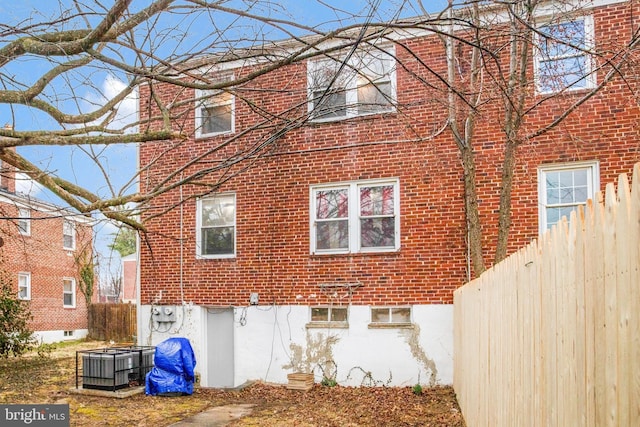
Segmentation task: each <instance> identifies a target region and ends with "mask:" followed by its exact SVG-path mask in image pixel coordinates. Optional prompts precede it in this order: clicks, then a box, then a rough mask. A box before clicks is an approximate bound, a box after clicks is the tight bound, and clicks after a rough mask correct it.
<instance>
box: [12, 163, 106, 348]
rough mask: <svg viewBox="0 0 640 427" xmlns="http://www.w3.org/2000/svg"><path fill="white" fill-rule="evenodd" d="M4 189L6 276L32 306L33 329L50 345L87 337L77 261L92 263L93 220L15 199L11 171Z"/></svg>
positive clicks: (26, 199) (19, 196)
mask: <svg viewBox="0 0 640 427" xmlns="http://www.w3.org/2000/svg"><path fill="white" fill-rule="evenodd" d="M0 186H1V187H2V189H0V215H1V216H2V217H3V221H2V223H1V224H0V238H1V240H0V242H1V246H0V257H1V259H2V270H3V276H4V277H5V279H6V280H8V281H10V282H11V283H13V284H14V286H15V288H16V292H17V294H18V298H19V299H22V300H25V301H28V302H29V309H30V311H31V314H32V316H33V318H32V321H31V322H30V324H29V328H30V329H31V330H33V331H34V332H35V336H36V338H37V339H38V341H39V342H45V343H51V342H58V341H62V340H69V339H80V338H83V337H85V336H86V335H87V332H88V330H87V327H88V317H87V304H86V301H85V297H84V294H83V293H82V291H81V288H80V285H79V280H80V279H79V273H78V270H79V269H78V260H79V259H82V258H83V255H86V256H87V257H88V258H86V259H88V260H89V261H90V262H91V260H92V253H93V252H92V250H93V248H92V242H93V228H92V220H91V219H90V218H86V217H84V216H79V215H75V214H72V213H71V212H68V211H65V210H64V209H62V208H60V207H58V206H55V205H52V204H50V203H45V202H42V201H39V200H37V199H34V198H31V197H29V196H27V195H24V194H19V193H16V191H15V190H16V187H15V180H14V179H13V172H12V171H4V170H3V173H2V178H1V179H0Z"/></svg>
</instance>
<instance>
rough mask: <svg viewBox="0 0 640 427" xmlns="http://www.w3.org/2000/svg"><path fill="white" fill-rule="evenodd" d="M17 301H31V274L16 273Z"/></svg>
mask: <svg viewBox="0 0 640 427" xmlns="http://www.w3.org/2000/svg"><path fill="white" fill-rule="evenodd" d="M18 299H23V300H30V299H31V273H18Z"/></svg>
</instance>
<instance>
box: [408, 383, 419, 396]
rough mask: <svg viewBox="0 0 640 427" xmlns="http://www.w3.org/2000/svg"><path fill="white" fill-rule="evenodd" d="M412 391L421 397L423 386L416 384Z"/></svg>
mask: <svg viewBox="0 0 640 427" xmlns="http://www.w3.org/2000/svg"><path fill="white" fill-rule="evenodd" d="M411 391H413V394H415V395H416V396H420V395H421V394H422V386H421V385H420V384H416V385H414V386H413V388H412V389H411Z"/></svg>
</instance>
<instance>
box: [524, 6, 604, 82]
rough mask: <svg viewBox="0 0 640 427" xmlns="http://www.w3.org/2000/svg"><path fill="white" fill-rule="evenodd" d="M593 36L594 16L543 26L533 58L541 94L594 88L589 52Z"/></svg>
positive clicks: (540, 28) (539, 31)
mask: <svg viewBox="0 0 640 427" xmlns="http://www.w3.org/2000/svg"><path fill="white" fill-rule="evenodd" d="M593 39H594V37H593V19H592V17H591V16H585V17H581V18H579V19H575V20H572V21H563V22H554V23H547V24H545V25H542V26H540V27H539V28H538V33H537V34H536V46H537V48H536V49H535V61H534V63H535V71H536V89H537V91H538V93H553V92H560V91H563V90H566V89H568V90H577V89H586V88H592V87H594V86H595V84H596V79H595V74H594V73H593V63H592V58H591V55H589V53H588V52H589V51H590V50H591V48H592V47H593Z"/></svg>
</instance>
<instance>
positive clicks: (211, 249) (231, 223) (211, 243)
mask: <svg viewBox="0 0 640 427" xmlns="http://www.w3.org/2000/svg"><path fill="white" fill-rule="evenodd" d="M197 212H198V216H197V220H196V228H197V235H196V247H197V255H198V256H199V257H202V258H231V257H234V256H235V254H236V196H235V194H233V193H226V194H219V195H216V196H213V197H207V198H204V199H199V200H198V201H197Z"/></svg>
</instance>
